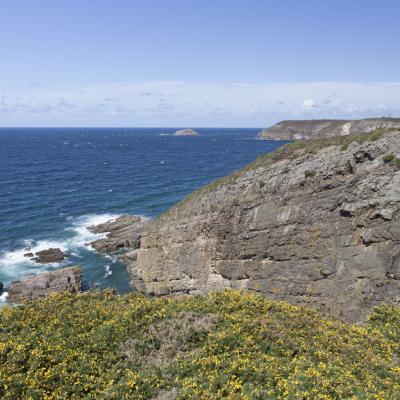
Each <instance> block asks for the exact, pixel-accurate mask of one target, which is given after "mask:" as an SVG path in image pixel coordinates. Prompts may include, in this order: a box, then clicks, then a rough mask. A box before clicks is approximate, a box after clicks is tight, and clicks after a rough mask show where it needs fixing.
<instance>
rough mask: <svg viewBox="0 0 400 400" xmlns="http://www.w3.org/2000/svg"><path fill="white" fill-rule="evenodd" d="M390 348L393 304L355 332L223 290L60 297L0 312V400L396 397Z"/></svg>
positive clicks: (394, 342)
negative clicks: (196, 293) (151, 295)
mask: <svg viewBox="0 0 400 400" xmlns="http://www.w3.org/2000/svg"><path fill="white" fill-rule="evenodd" d="M399 341H400V310H399V308H396V307H387V306H384V307H380V308H377V309H376V310H375V311H374V313H373V314H372V316H371V318H370V320H369V322H368V324H367V325H365V326H360V325H351V324H346V323H342V322H338V321H334V320H331V319H328V318H326V317H324V316H323V315H322V314H321V313H320V312H317V311H313V310H311V309H307V308H302V307H297V306H292V305H289V304H287V303H284V302H278V301H270V300H267V299H266V298H264V297H262V296H260V295H257V294H246V293H242V292H239V291H233V290H227V291H224V292H220V293H210V294H208V295H204V296H194V297H189V296H187V297H180V298H171V297H170V298H146V297H144V296H143V295H141V294H138V293H132V294H129V295H124V296H120V295H114V294H112V293H110V292H102V293H101V292H89V293H85V294H79V295H73V294H67V293H63V294H59V295H54V296H51V297H50V298H48V299H47V300H35V301H32V302H29V303H26V304H25V305H23V306H19V307H3V308H2V309H1V310H0V398H2V399H6V400H14V399H72V400H73V399H115V400H119V399H139V400H140V399H153V400H155V399H158V400H161V399H164V400H173V399H180V400H183V399H193V400H197V399H228V400H229V399H231V400H234V399H235V400H239V399H249V400H250V399H251V400H253V399H271V400H272V399H287V400H289V399H291V400H292V399H293V400H294V399H296V400H297V399H307V400H309V399H310V400H313V399H318V400H323V399H398V394H399V393H400V361H399V359H400V358H399ZM396 354H397V355H396Z"/></svg>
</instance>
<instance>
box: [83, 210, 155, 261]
mask: <svg viewBox="0 0 400 400" xmlns="http://www.w3.org/2000/svg"><path fill="white" fill-rule="evenodd" d="M148 223H149V220H148V219H147V218H144V217H141V216H139V215H122V216H120V217H118V218H116V219H115V220H111V221H109V222H105V223H103V224H100V225H96V226H92V227H89V228H88V229H89V230H90V231H91V232H93V233H107V236H106V237H105V238H101V239H98V240H95V241H93V242H91V243H90V245H91V246H92V247H93V248H94V249H95V250H96V251H98V252H99V253H103V254H105V253H108V254H109V253H115V252H116V251H120V250H122V249H125V250H126V249H137V248H139V247H140V238H141V235H142V232H143V230H144V229H145V228H146V227H147V225H148Z"/></svg>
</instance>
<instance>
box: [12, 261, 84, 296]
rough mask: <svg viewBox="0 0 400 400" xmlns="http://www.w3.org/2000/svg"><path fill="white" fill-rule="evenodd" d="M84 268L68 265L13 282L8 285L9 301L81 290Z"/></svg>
mask: <svg viewBox="0 0 400 400" xmlns="http://www.w3.org/2000/svg"><path fill="white" fill-rule="evenodd" d="M81 285H82V270H81V268H80V267H66V268H60V269H56V270H54V271H52V272H44V273H42V274H39V275H33V276H27V277H25V278H22V279H21V280H20V281H16V282H12V283H11V284H10V286H9V287H8V297H7V300H8V302H9V303H23V302H24V301H26V300H33V299H36V298H39V297H46V296H48V295H49V294H51V293H55V292H62V291H69V292H73V293H77V292H80V290H81Z"/></svg>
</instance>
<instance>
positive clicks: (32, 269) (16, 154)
mask: <svg viewBox="0 0 400 400" xmlns="http://www.w3.org/2000/svg"><path fill="white" fill-rule="evenodd" d="M175 130H176V129H162V128H151V129H142V128H141V129H139V128H135V129H131V128H129V129H128V128H117V129H114V128H107V129H105V128H102V129H98V128H96V129H95V128H90V129H88V128H85V129H83V128H82V129H78V128H69V129H61V128H57V129H50V128H46V129H36V128H35V129H34V128H30V129H23V128H18V129H15V128H13V129H8V128H2V129H0V281H1V282H4V284H5V285H7V284H8V283H9V282H11V281H13V280H16V279H18V278H20V277H21V276H23V275H28V274H32V273H39V272H42V271H45V270H51V269H53V268H57V267H60V266H65V265H68V264H79V265H81V266H82V268H83V272H84V284H85V286H86V287H90V286H98V287H102V288H104V287H114V288H116V289H117V290H119V291H120V292H124V291H128V290H129V289H130V288H129V277H128V275H127V272H126V269H125V268H124V266H123V265H121V264H120V263H119V262H118V261H116V259H115V257H110V256H107V257H105V256H102V255H99V254H96V253H95V252H94V251H92V250H91V249H89V248H88V246H87V245H86V244H87V243H88V242H89V241H91V240H94V239H96V235H94V234H92V233H90V232H89V231H88V230H87V227H88V226H91V225H93V224H97V223H101V222H104V221H106V220H108V219H110V218H112V217H116V216H118V215H121V214H125V213H132V214H140V215H144V216H147V217H155V216H157V215H158V214H160V213H162V212H163V211H165V210H167V209H168V208H169V207H170V206H172V205H173V204H175V203H176V202H178V201H179V200H181V199H182V198H183V197H184V196H185V195H187V194H189V193H190V192H192V191H193V190H196V189H197V188H199V187H200V186H202V185H204V184H206V183H208V182H210V181H212V180H214V179H216V178H218V177H220V176H223V175H226V174H229V173H231V172H233V171H234V170H236V169H239V168H240V167H242V166H244V165H245V164H247V163H248V162H249V161H251V160H253V159H254V158H255V157H257V156H258V155H259V154H261V153H264V152H268V151H272V150H274V149H275V148H277V147H278V146H280V145H281V144H282V143H284V142H271V141H260V140H256V136H257V133H258V131H259V129H198V131H199V132H200V134H201V136H198V137H176V136H171V134H172V133H173V132H174V131H175ZM49 247H60V248H61V249H62V250H64V251H66V252H67V253H68V254H69V255H70V257H69V259H68V261H64V262H63V263H61V264H51V265H40V264H36V263H34V262H32V261H30V260H29V259H28V258H26V257H24V253H26V252H28V251H34V252H36V251H38V250H41V249H46V248H49Z"/></svg>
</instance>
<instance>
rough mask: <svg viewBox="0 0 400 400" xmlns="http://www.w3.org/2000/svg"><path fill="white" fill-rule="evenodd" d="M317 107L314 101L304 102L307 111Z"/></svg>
mask: <svg viewBox="0 0 400 400" xmlns="http://www.w3.org/2000/svg"><path fill="white" fill-rule="evenodd" d="M315 107H316V104H315V101H314V99H304V100H303V108H305V109H306V110H312V109H313V108H315Z"/></svg>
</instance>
